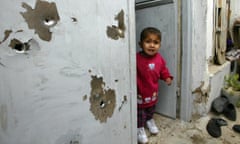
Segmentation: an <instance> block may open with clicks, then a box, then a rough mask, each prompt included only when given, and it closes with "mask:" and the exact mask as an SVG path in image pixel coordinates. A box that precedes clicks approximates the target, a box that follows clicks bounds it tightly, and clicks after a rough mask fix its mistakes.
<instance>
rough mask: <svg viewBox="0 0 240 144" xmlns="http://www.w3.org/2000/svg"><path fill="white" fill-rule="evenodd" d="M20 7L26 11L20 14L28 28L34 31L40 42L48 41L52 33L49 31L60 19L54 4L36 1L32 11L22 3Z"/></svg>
mask: <svg viewBox="0 0 240 144" xmlns="http://www.w3.org/2000/svg"><path fill="white" fill-rule="evenodd" d="M22 7H23V8H25V9H26V10H27V11H26V12H21V15H22V16H23V18H24V19H25V21H26V22H27V24H28V27H29V28H30V29H35V32H36V33H37V34H38V36H39V37H40V38H41V39H42V40H45V41H50V40H51V37H52V33H51V32H50V30H49V29H50V28H51V27H53V26H55V25H56V24H57V22H58V21H59V19H60V18H59V15H58V12H57V7H56V4H55V3H54V2H52V3H49V2H47V1H41V0H37V2H36V4H35V8H34V9H32V8H31V6H29V5H28V4H26V3H24V2H23V3H22Z"/></svg>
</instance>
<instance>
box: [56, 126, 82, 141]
mask: <svg viewBox="0 0 240 144" xmlns="http://www.w3.org/2000/svg"><path fill="white" fill-rule="evenodd" d="M79 131H80V130H79V129H77V130H75V131H73V130H71V131H69V132H67V134H66V135H63V136H61V137H59V138H58V139H57V141H56V142H55V144H82V135H80V134H79Z"/></svg>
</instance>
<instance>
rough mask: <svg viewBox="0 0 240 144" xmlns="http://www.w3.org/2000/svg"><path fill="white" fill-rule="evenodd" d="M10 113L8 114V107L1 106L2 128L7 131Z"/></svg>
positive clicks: (0, 118) (0, 119) (0, 120)
mask: <svg viewBox="0 0 240 144" xmlns="http://www.w3.org/2000/svg"><path fill="white" fill-rule="evenodd" d="M7 117H8V112H7V106H6V105H4V104H2V105H1V106H0V122H1V123H0V124H1V128H2V129H3V130H4V131H6V130H7V124H8V119H7Z"/></svg>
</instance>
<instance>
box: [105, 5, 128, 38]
mask: <svg viewBox="0 0 240 144" xmlns="http://www.w3.org/2000/svg"><path fill="white" fill-rule="evenodd" d="M115 20H117V21H118V26H115V25H112V26H107V36H108V37H110V38H112V39H114V40H118V39H119V38H124V31H125V25H124V11H123V10H121V11H120V12H119V13H118V15H117V16H116V17H115Z"/></svg>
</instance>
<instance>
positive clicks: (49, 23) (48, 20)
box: [43, 16, 57, 27]
mask: <svg viewBox="0 0 240 144" xmlns="http://www.w3.org/2000/svg"><path fill="white" fill-rule="evenodd" d="M43 23H44V25H45V26H47V27H52V26H54V25H55V24H56V23H57V22H56V21H55V20H54V18H52V17H49V16H47V17H46V18H45V20H44V21H43Z"/></svg>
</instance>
